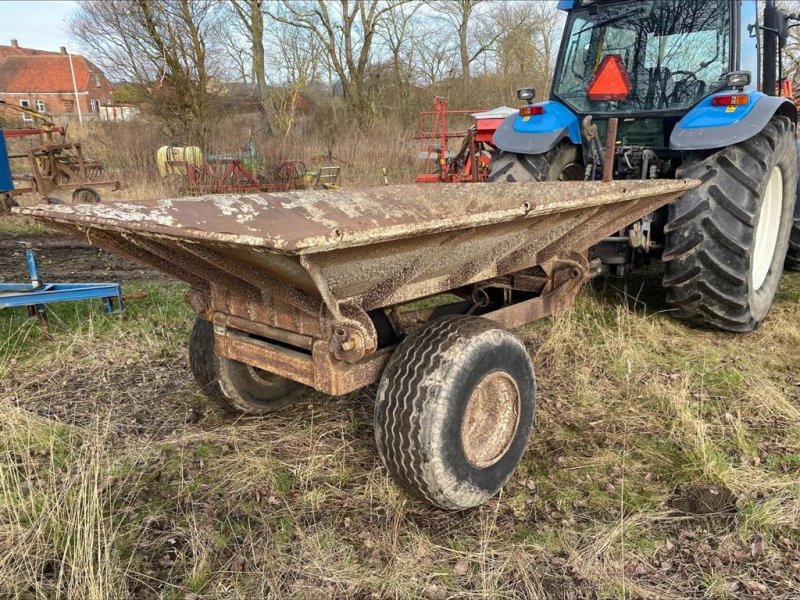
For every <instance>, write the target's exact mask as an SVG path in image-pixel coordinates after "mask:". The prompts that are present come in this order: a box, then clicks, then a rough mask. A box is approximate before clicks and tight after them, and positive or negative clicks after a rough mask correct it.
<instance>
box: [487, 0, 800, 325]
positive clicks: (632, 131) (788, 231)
mask: <svg viewBox="0 0 800 600" xmlns="http://www.w3.org/2000/svg"><path fill="white" fill-rule="evenodd" d="M559 8H560V9H562V10H565V11H566V12H567V17H566V25H565V29H564V35H563V39H562V42H561V48H560V51H559V54H558V61H557V64H556V68H555V73H554V78H553V85H552V93H551V95H550V99H549V100H548V101H546V102H540V103H534V102H533V98H534V95H535V92H534V90H533V89H531V88H523V89H521V90H519V91H518V96H519V97H520V99H521V100H523V101H525V102H526V103H527V105H526V106H523V108H521V109H520V113H519V114H516V115H511V116H510V117H508V118H507V119H506V120H505V121H504V122H503V124H502V125H501V126H500V128H499V129H498V130H497V132H496V134H495V138H494V142H495V144H496V146H497V147H498V148H499V149H500V151H501V152H499V153H498V154H497V155H496V156H495V157H494V159H493V161H492V164H491V166H490V169H491V172H490V175H489V180H490V181H503V182H505V181H509V182H515V181H555V180H581V179H599V178H601V177H605V178H606V179H608V178H609V177H613V178H615V179H663V178H684V177H686V178H697V179H700V180H701V181H702V185H700V186H699V187H698V188H696V189H694V190H692V191H690V192H688V193H686V194H685V195H684V196H682V197H681V198H679V199H678V200H677V201H676V202H674V203H673V204H671V205H670V206H668V207H666V208H665V209H663V210H662V211H659V212H657V213H654V214H651V215H648V217H647V218H645V219H643V220H641V221H639V222H637V223H634V224H632V225H631V226H630V227H628V228H627V229H625V230H624V231H621V232H619V234H618V235H616V236H614V237H612V238H609V239H608V240H606V241H604V242H601V243H600V244H598V245H597V246H595V247H594V248H593V249H592V258H593V259H595V260H596V261H597V264H598V265H599V264H600V263H602V265H603V267H604V271H605V272H606V273H608V274H609V275H612V276H624V275H625V274H626V273H627V272H628V271H629V270H630V269H631V268H633V267H635V266H637V265H639V264H642V263H644V262H647V261H648V260H649V259H650V258H651V257H659V258H660V259H661V260H662V262H663V263H664V280H663V281H664V287H665V289H666V294H667V303H668V304H669V306H670V307H671V308H672V309H673V311H674V313H675V315H676V316H678V317H679V318H681V319H684V320H687V321H689V322H692V323H695V324H698V325H702V326H711V327H715V328H719V329H723V330H727V331H750V330H752V329H755V328H756V327H757V326H758V325H759V323H761V321H762V320H763V319H764V318H765V317H766V315H767V313H768V312H769V309H770V307H771V305H772V301H773V298H774V297H775V293H776V291H777V288H778V282H779V279H780V277H781V274H782V272H783V269H784V262H785V264H786V268H790V269H798V268H800V203H798V205H797V209H796V208H795V204H796V203H795V198H796V190H797V170H798V166H797V157H798V150H797V144H796V134H795V129H796V123H797V108H796V106H795V104H794V102H793V100H792V99H790V98H786V97H781V96H780V91H779V88H781V87H782V86H780V85H779V83H780V82H781V81H782V73H781V71H782V69H781V61H780V56H781V53H782V48H783V44H784V42H785V41H786V39H787V36H788V28H789V22H790V20H791V19H796V18H797V17H796V16H794V15H788V14H786V13H784V12H783V11H781V10H779V9H778V8H777V7H776V5H775V0H767V2H766V3H765V5H764V12H763V15H760V14H759V11H758V5H757V2H756V1H755V0H561V1H560V3H559ZM762 17H763V18H762ZM617 123H618V130H617V133H616V135H615V136H614V137H610V136H607V133H608V130H609V129H611V130H612V135H613V130H614V128H615V127H616V125H617ZM606 139H610V140H612V141H608V142H607V143H606V144H605V145H604V144H603V142H601V140H606ZM612 143H613V145H614V149H613V151H611V149H610V148H608V146H610V145H611V144H612ZM607 150H608V153H607V155H608V159H609V160H607V161H604V160H603V158H604V156H605V155H606V151H607ZM604 162H605V164H604ZM604 171H605V172H604Z"/></svg>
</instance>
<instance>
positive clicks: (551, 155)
mask: <svg viewBox="0 0 800 600" xmlns="http://www.w3.org/2000/svg"><path fill="white" fill-rule="evenodd" d="M583 173H584V170H583V165H581V163H580V161H579V160H578V148H577V146H575V145H574V144H572V143H570V142H561V143H560V144H557V145H556V146H555V147H554V148H553V149H552V150H550V151H549V152H545V153H544V154H513V153H510V152H498V153H497V154H496V155H495V156H494V158H493V159H492V162H491V163H489V177H488V180H489V181H496V182H499V181H503V182H527V181H580V180H582V179H583Z"/></svg>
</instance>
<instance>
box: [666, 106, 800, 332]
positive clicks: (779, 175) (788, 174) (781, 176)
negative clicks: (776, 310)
mask: <svg viewBox="0 0 800 600" xmlns="http://www.w3.org/2000/svg"><path fill="white" fill-rule="evenodd" d="M680 176H681V177H687V178H696V179H700V180H701V181H702V184H701V185H700V186H699V187H697V188H695V189H693V190H691V191H690V192H687V193H686V194H684V195H683V196H682V197H681V198H679V199H678V200H677V201H676V202H674V203H673V204H672V205H670V207H669V218H668V221H667V224H666V226H665V229H664V233H665V238H666V239H665V248H664V255H663V260H664V263H665V265H666V267H665V274H664V286H665V287H666V288H667V303H668V304H669V305H670V306H671V307H673V308H674V309H675V314H676V316H677V317H679V318H681V319H684V320H686V321H689V322H692V323H694V324H697V325H703V326H712V327H715V328H718V329H722V330H726V331H751V330H753V329H755V328H756V327H758V325H759V323H761V321H762V320H763V319H764V318H765V317H766V316H767V313H768V312H769V309H770V307H771V306H772V301H773V299H774V297H775V293H776V291H777V289H778V282H779V280H780V276H781V273H782V271H783V263H784V257H785V255H786V250H787V247H788V245H789V235H790V232H791V228H792V215H793V212H794V204H795V188H796V185H797V161H796V157H795V140H794V126H793V125H792V123H791V121H790V120H789V119H787V118H785V117H773V118H772V120H771V121H770V122H769V123H768V124H767V126H766V127H765V128H764V130H763V131H761V132H760V133H759V134H757V135H755V136H754V137H752V138H750V139H749V140H747V141H745V142H741V143H739V144H735V145H733V146H728V147H726V148H723V149H722V150H719V151H717V152H715V153H714V154H712V155H710V156H707V157H695V158H694V159H690V160H689V161H688V163H685V164H684V167H683V168H682V172H681V173H680Z"/></svg>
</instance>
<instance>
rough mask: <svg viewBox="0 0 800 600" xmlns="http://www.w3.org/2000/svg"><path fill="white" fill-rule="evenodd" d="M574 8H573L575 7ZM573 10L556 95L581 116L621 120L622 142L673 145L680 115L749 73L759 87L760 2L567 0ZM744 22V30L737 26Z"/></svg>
mask: <svg viewBox="0 0 800 600" xmlns="http://www.w3.org/2000/svg"><path fill="white" fill-rule="evenodd" d="M569 5H572V6H571V7H570V6H569ZM561 7H562V8H568V7H569V8H571V9H570V10H569V12H568V15H567V22H566V26H565V29H564V37H563V40H562V44H561V51H560V53H559V57H558V63H557V66H556V71H555V74H554V79H553V90H552V95H551V99H552V100H554V101H558V102H560V103H562V104H563V105H565V106H566V107H568V108H569V109H570V110H571V111H572V112H574V113H575V114H576V115H577V116H578V117H584V116H586V115H593V117H594V118H595V122H596V123H597V124H598V125H599V126H600V128H601V135H604V134H605V131H604V125H605V122H606V121H605V119H604V118H605V117H622V118H623V119H624V120H623V121H622V122H621V123H620V129H619V137H618V139H619V140H620V142H621V143H622V145H636V146H647V147H649V148H652V149H654V150H657V151H663V150H665V149H667V148H668V147H669V143H668V142H669V136H670V134H671V133H672V130H673V128H674V127H675V125H676V124H677V123H678V121H680V119H681V118H682V117H683V116H684V115H685V114H686V113H687V112H688V111H689V110H690V109H691V108H693V107H694V106H695V105H697V104H698V103H699V102H701V101H702V100H703V99H704V98H706V97H707V96H709V95H710V94H714V93H716V92H719V91H722V90H725V89H729V82H728V74H729V73H733V72H738V71H741V70H747V71H749V72H750V73H751V77H750V81H749V82H748V83H747V85H746V86H742V87H747V88H748V89H755V87H756V81H757V79H758V49H757V47H756V40H757V38H756V37H755V33H756V31H757V30H756V27H757V13H756V3H755V2H745V3H741V2H731V1H730V0H695V1H691V0H690V1H688V2H687V0H647V1H636V2H630V1H622V2H619V1H617V2H591V3H587V2H579V1H574V2H562V3H561ZM736 23H741V26H740V27H734V24H736Z"/></svg>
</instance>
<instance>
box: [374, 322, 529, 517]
mask: <svg viewBox="0 0 800 600" xmlns="http://www.w3.org/2000/svg"><path fill="white" fill-rule="evenodd" d="M492 379H493V380H495V381H497V380H502V381H503V382H504V383H503V385H504V386H505V388H506V389H507V390H511V389H512V388H513V389H516V390H517V392H514V393H512V394H510V395H505V396H504V395H502V394H491V392H493V391H496V390H497V388H489V392H488V393H487V392H486V390H487V388H486V387H482V389H483V390H484V395H483V396H481V395H480V394H477V395H476V394H474V393H473V392H474V391H475V390H476V389H477V388H478V387H479V384H480V385H481V386H484V385H485V382H486V381H488V380H492ZM509 382H513V384H514V385H513V386H512V385H511V384H510V383H509ZM535 395H536V382H535V378H534V373H533V365H532V364H531V360H530V357H529V356H528V353H527V351H526V350H525V347H524V346H523V344H522V342H520V341H519V340H518V339H517V338H516V337H515V336H514V335H512V334H511V333H510V332H508V331H506V330H504V329H501V328H500V327H499V326H498V325H497V324H495V323H493V322H491V321H489V320H486V319H481V318H478V317H470V316H463V315H457V316H447V317H442V318H440V319H436V320H434V321H431V322H429V323H426V324H425V325H423V326H421V327H420V328H419V329H417V330H416V331H414V332H412V333H411V335H409V336H408V337H407V338H406V339H405V340H403V342H402V343H401V344H400V346H399V347H398V348H397V350H396V351H395V352H394V354H393V355H392V358H391V359H390V360H389V363H388V364H387V366H386V369H385V371H384V373H383V376H382V377H381V381H380V385H379V387H378V394H377V400H376V404H375V440H376V442H377V445H378V453H379V454H380V457H381V459H382V461H383V464H384V465H385V466H386V468H387V469H388V470H389V472H390V473H391V475H392V477H393V478H394V480H395V481H396V482H397V483H398V484H399V485H400V487H401V488H402V489H403V490H405V491H406V492H407V493H409V494H412V495H414V496H417V497H419V498H422V499H424V500H427V501H428V502H430V503H432V504H434V505H436V506H439V507H442V508H446V509H451V510H462V509H465V508H471V507H473V506H477V505H478V504H481V503H482V502H484V501H485V500H487V499H488V498H491V497H492V496H494V495H495V494H496V493H497V492H498V491H499V490H500V488H501V487H503V485H504V484H505V483H506V482H507V481H508V479H509V478H510V477H511V474H512V473H513V471H514V469H515V468H516V466H517V464H518V463H519V461H520V459H521V458H522V455H523V453H524V452H525V448H526V446H527V442H528V437H529V436H530V430H531V427H532V425H533V417H534V400H535ZM475 397H478V398H503V399H504V400H507V401H505V402H504V401H503V400H501V401H500V406H499V407H493V408H497V409H498V410H496V411H489V412H488V414H493V415H494V414H497V415H498V419H497V420H496V421H494V422H493V424H495V425H497V426H498V427H499V428H498V429H494V430H492V429H491V428H490V429H489V430H488V432H489V433H491V432H494V433H496V434H497V435H495V436H493V437H492V436H491V435H490V436H489V437H485V436H484V437H481V434H486V433H487V430H486V428H480V427H479V426H478V425H477V424H479V423H480V424H483V423H489V421H488V420H486V419H475V418H474V415H476V414H477V415H481V414H487V412H486V411H482V412H481V411H478V412H473V413H472V415H473V417H472V418H467V416H466V415H467V413H468V411H467V408H468V405H469V404H470V401H471V400H470V399H471V398H475ZM477 404H480V402H478V403H477ZM473 406H474V405H473ZM504 417H505V420H503V418H504ZM465 419H466V420H465ZM514 419H516V421H515V423H516V425H515V428H513V427H512V426H511V422H512V421H513V420H514ZM465 423H466V430H467V431H470V432H471V431H477V430H480V431H478V433H477V435H478V437H477V439H478V440H479V443H478V444H476V443H475V442H474V440H475V439H476V438H474V437H473V438H470V437H469V436H470V435H471V434H467V438H466V439H467V440H470V439H471V440H473V442H472V443H471V444H469V446H470V447H471V448H473V449H474V448H478V449H479V450H485V449H486V448H490V447H492V444H494V447H493V449H492V451H491V452H492V454H491V456H492V457H493V458H491V460H492V461H494V462H485V463H479V466H476V465H475V464H474V463H473V462H471V460H470V459H469V458H468V457H467V450H466V449H465V444H464V439H465V438H464V433H463V431H462V426H465V425H464V424H465ZM489 424H490V425H491V424H492V423H489ZM503 426H505V428H503ZM500 433H502V435H500ZM498 444H499V445H498Z"/></svg>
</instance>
